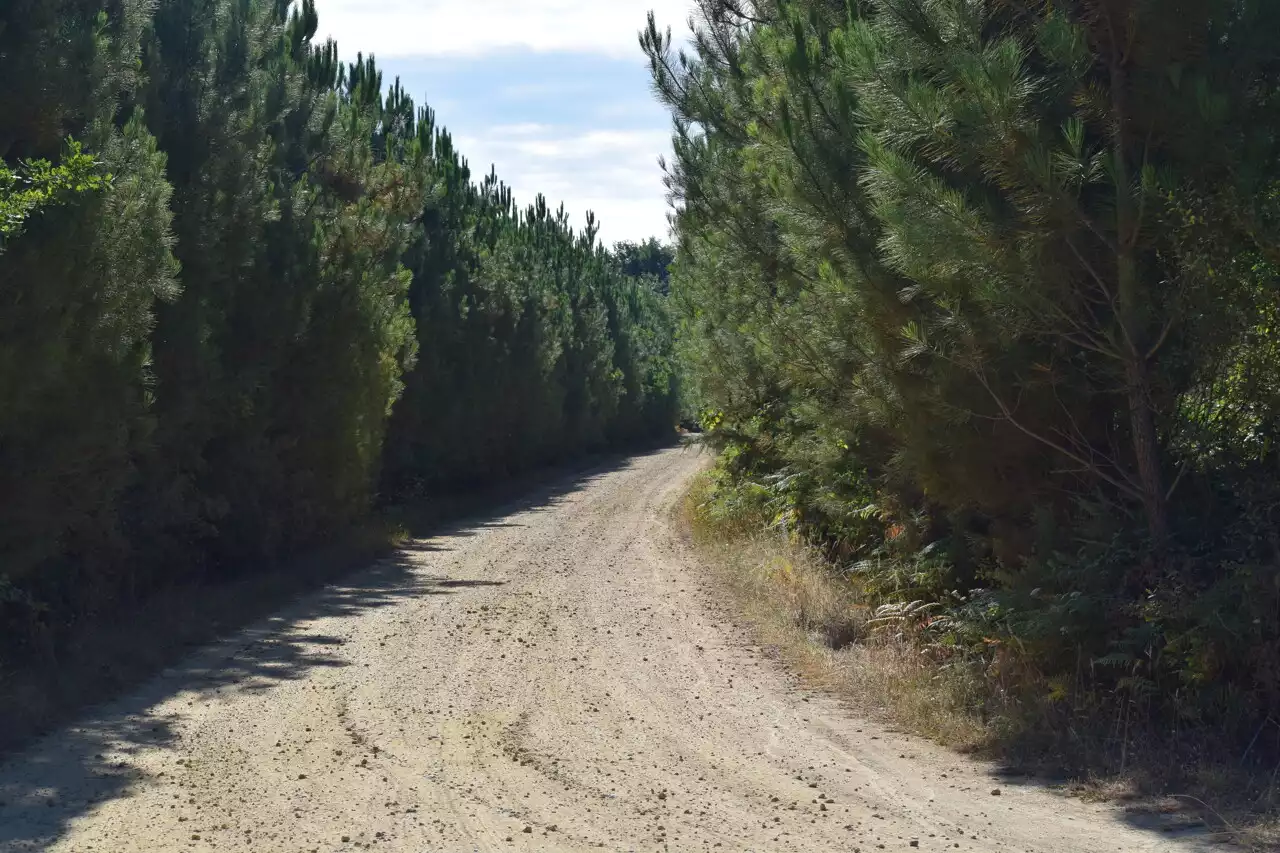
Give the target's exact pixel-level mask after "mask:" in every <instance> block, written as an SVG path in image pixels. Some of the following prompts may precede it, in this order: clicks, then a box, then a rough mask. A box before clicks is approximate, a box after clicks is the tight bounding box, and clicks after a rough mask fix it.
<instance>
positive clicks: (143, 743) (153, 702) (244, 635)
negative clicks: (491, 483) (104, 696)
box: [0, 457, 642, 851]
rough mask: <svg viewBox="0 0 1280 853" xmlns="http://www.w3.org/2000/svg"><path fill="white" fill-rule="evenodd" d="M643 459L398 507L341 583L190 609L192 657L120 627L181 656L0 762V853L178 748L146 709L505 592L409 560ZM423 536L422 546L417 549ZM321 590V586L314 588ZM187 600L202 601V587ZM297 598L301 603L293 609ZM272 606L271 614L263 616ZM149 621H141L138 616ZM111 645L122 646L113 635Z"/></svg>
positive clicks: (240, 685)
mask: <svg viewBox="0 0 1280 853" xmlns="http://www.w3.org/2000/svg"><path fill="white" fill-rule="evenodd" d="M639 458H642V457H611V458H608V459H606V460H604V461H602V462H599V463H598V464H596V465H594V466H593V467H591V468H587V469H584V470H578V471H576V472H573V473H569V474H565V473H564V472H563V471H561V472H559V473H558V474H555V475H544V476H543V480H542V482H536V481H526V483H525V484H524V485H525V488H524V489H523V490H522V491H520V492H519V493H518V494H517V495H513V494H512V490H511V489H504V490H503V492H502V493H501V494H498V495H497V496H496V497H493V496H490V497H489V498H488V501H489V504H490V508H489V509H487V510H485V511H478V512H474V513H473V514H472V515H470V516H469V517H467V518H466V519H465V520H462V521H455V522H453V523H442V522H440V521H439V517H440V509H439V507H438V506H437V507H435V508H432V509H430V510H425V509H424V510H422V511H418V510H417V509H415V508H412V507H411V508H405V509H403V510H402V511H401V512H400V516H401V518H400V519H399V520H400V522H401V523H402V524H403V525H404V526H405V528H406V529H407V530H408V531H409V533H410V535H411V537H412V538H411V539H410V540H409V541H408V542H406V543H405V544H404V545H403V546H402V547H400V548H398V549H397V550H396V552H395V553H393V554H391V555H390V556H388V557H385V558H383V559H380V560H378V561H377V562H376V563H375V564H374V565H372V566H369V567H368V568H364V569H355V567H352V568H353V569H355V570H354V571H351V572H348V573H346V574H345V575H343V574H341V573H338V574H337V575H336V576H337V577H338V579H337V580H333V578H334V577H335V573H332V572H330V573H329V574H328V577H323V578H322V579H320V580H317V581H316V582H314V583H312V584H311V591H310V592H308V591H307V589H306V588H305V581H304V582H303V584H304V585H303V587H302V588H300V587H299V584H296V583H295V584H294V585H293V587H292V588H291V589H290V588H288V587H286V588H285V591H286V592H288V593H289V594H288V595H286V596H285V597H283V598H280V597H279V596H280V595H281V594H282V593H281V591H280V590H276V591H275V594H276V595H277V597H276V598H275V599H272V598H271V596H270V595H267V596H265V597H259V598H257V599H253V598H250V599H248V600H245V601H241V602H240V607H239V610H238V611H237V613H236V614H235V615H234V616H233V617H232V619H228V618H227V617H228V614H227V613H225V612H223V611H221V610H219V609H217V608H213V609H212V610H211V611H210V612H205V613H201V612H200V611H199V608H198V607H196V608H195V609H194V610H193V611H192V613H191V618H193V619H202V618H203V619H205V620H206V621H208V623H209V624H208V625H207V626H205V627H206V628H208V629H209V637H208V639H211V640H215V641H214V642H212V643H211V644H210V645H208V646H206V647H204V648H200V649H199V650H196V651H192V650H190V649H189V650H188V651H187V652H181V646H182V645H183V644H186V645H188V646H190V645H192V643H191V642H190V640H189V637H190V636H192V634H187V635H185V638H174V637H166V636H156V634H155V632H148V630H147V628H146V626H145V625H137V624H134V625H131V626H127V630H128V632H129V636H130V637H131V638H132V639H131V641H132V642H137V643H175V644H176V645H177V646H178V649H179V652H178V654H176V655H172V656H170V657H171V658H172V659H171V660H169V661H166V663H168V665H167V666H165V667H164V668H163V669H160V670H159V671H157V669H158V668H152V669H151V671H149V672H145V673H143V672H138V673H133V675H134V676H135V678H134V682H133V687H132V692H130V693H128V695H125V696H123V697H121V698H117V699H115V700H114V701H111V702H110V703H109V704H106V705H101V706H99V707H98V708H97V709H95V710H93V711H90V712H87V713H84V714H83V715H82V717H81V719H79V720H78V721H76V722H74V723H72V724H70V725H68V726H66V727H65V728H62V729H61V730H58V731H55V732H53V733H51V734H49V735H48V736H47V737H45V738H44V739H43V740H42V741H40V742H38V743H36V744H35V745H34V746H32V747H31V748H30V749H29V750H28V751H26V752H23V753H18V754H16V755H12V756H11V757H10V758H8V760H6V761H5V762H4V763H3V764H0V851H10V850H14V851H16V850H41V849H45V848H46V847H47V846H48V845H49V844H51V843H52V842H54V841H55V840H56V839H57V838H59V837H60V836H62V835H63V834H64V833H65V831H66V828H67V826H68V824H69V823H70V822H72V821H73V820H75V819H76V818H78V817H80V816H82V815H84V814H86V813H87V812H89V811H91V810H92V809H93V808H94V806H95V804H98V803H101V802H103V801H105V800H109V799H112V798H114V797H118V796H121V795H123V794H125V793H127V792H128V791H129V789H130V788H132V787H133V786H135V785H137V784H139V783H140V782H142V781H143V779H142V778H141V776H140V774H139V773H138V771H136V770H135V769H133V768H132V767H131V765H130V764H129V762H128V761H127V759H128V757H129V756H130V755H132V754H135V753H138V752H139V751H142V750H145V749H152V748H155V747H164V746H167V745H172V744H175V741H176V740H177V734H176V732H175V730H174V719H173V718H171V717H165V716H161V715H157V714H155V713H152V710H151V709H153V708H155V707H157V706H158V705H160V704H162V703H164V702H165V701H167V700H169V699H171V698H174V697H177V696H185V697H186V699H187V701H188V704H195V703H199V702H204V701H210V700H212V699H214V698H215V697H216V696H217V694H219V693H220V692H222V691H224V690H232V689H234V690H237V691H239V690H252V691H263V690H270V689H271V688H272V687H273V686H274V685H276V684H279V683H281V682H284V681H291V680H294V679H298V678H302V677H304V676H305V675H306V674H307V673H308V672H310V671H312V670H314V669H316V668H321V667H332V668H337V667H346V666H351V665H353V663H358V662H354V661H351V660H349V659H348V658H346V657H344V656H343V654H342V646H343V645H344V643H345V640H344V638H342V637H339V636H333V635H329V634H317V633H315V632H314V630H312V629H311V628H310V627H308V626H309V625H310V624H311V623H312V622H314V620H316V619H318V618H322V617H337V618H353V619H354V618H357V617H359V616H361V615H362V614H365V613H367V612H369V611H371V610H376V609H378V608H383V607H389V606H392V605H394V604H396V603H398V602H400V601H403V600H404V599H408V598H417V597H421V596H427V595H440V596H453V595H464V594H465V593H466V592H467V591H468V590H470V589H473V588H476V587H482V586H494V585H501V584H502V583H504V582H502V581H489V580H476V579H470V578H452V577H435V576H424V575H423V574H422V572H421V566H420V565H419V566H418V570H417V571H415V569H414V563H415V557H417V556H419V555H421V554H422V553H424V552H433V551H447V550H452V549H450V548H449V542H450V541H451V540H458V539H464V538H467V537H471V536H475V535H477V534H478V533H480V532H482V531H483V530H485V529H487V528H503V527H520V526H522V525H519V524H517V523H512V522H509V521H506V520H505V518H506V516H508V515H510V514H512V513H515V512H521V511H529V510H534V511H537V510H549V509H551V508H553V507H555V506H557V505H559V504H560V503H562V502H564V501H566V500H568V499H570V497H571V496H572V495H573V494H574V493H575V492H577V491H578V490H580V489H581V488H583V487H584V486H586V485H587V484H589V483H591V482H592V481H594V480H596V479H598V478H600V477H603V476H606V475H608V474H609V473H611V472H614V471H619V470H623V469H625V468H627V467H629V466H630V465H631V464H633V463H634V461H635V460H636V459H639ZM485 499H486V498H485V496H484V495H483V494H480V495H473V496H471V497H470V498H469V500H470V501H471V502H472V504H475V505H479V504H481V503H483V502H484V501H485ZM427 537H430V541H425V540H426V538H427ZM366 565H367V563H366ZM321 574H322V575H323V574H324V573H321ZM326 581H328V583H327V585H324V586H323V587H322V588H320V589H318V590H317V589H316V586H317V585H318V584H320V583H325V582H326ZM241 587H244V588H243V589H242V588H241ZM193 592H195V593H197V594H199V593H200V590H194V591H193ZM237 592H241V593H245V594H247V595H253V594H254V592H256V590H255V589H254V588H252V587H247V586H246V585H244V584H239V585H227V586H224V587H223V588H220V589H218V590H216V591H215V590H209V591H208V593H209V594H210V595H223V596H226V595H230V596H232V597H235V595H236V594H237ZM304 593H305V594H304ZM299 594H304V595H303V597H302V598H301V599H299V600H296V601H294V603H292V604H290V603H289V602H290V601H291V600H294V599H296V598H297V596H298V595H299ZM277 609H278V610H279V612H277V613H275V614H274V615H266V614H269V613H272V612H273V611H276V610H277ZM145 616H146V614H145V613H142V614H138V615H137V618H139V619H141V618H145ZM237 617H238V618H237ZM245 626H248V627H245ZM218 637H222V639H220V640H218V639H217V638H218ZM113 642H119V640H118V638H116V639H114V640H113ZM162 657H163V656H162ZM162 657H161V658H156V659H157V660H160V659H162ZM6 689H7V688H6Z"/></svg>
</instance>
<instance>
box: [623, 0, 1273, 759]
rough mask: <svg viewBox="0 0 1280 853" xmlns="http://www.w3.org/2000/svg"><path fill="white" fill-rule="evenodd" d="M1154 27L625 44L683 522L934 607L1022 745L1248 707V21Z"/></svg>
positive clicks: (1253, 315)
mask: <svg viewBox="0 0 1280 853" xmlns="http://www.w3.org/2000/svg"><path fill="white" fill-rule="evenodd" d="M1175 6H1176V11H1175V10H1174V9H1173V8H1171V7H1170V6H1169V4H1168V3H1160V2H1144V0H1074V2H1054V3H1048V2H1041V1H1040V0H870V2H843V0H759V2H754V3H739V2H733V0H702V2H700V3H699V4H698V13H697V15H696V16H695V20H694V38H693V45H692V47H691V48H689V49H686V50H683V51H681V50H676V49H674V48H673V43H672V38H671V34H670V32H669V31H663V30H661V29H660V28H659V26H658V24H657V22H656V21H654V20H653V19H652V18H651V19H650V22H649V26H648V28H647V29H646V30H645V31H644V32H642V33H641V39H640V40H641V45H642V47H643V49H644V51H645V53H646V55H647V57H648V60H649V64H650V67H651V71H652V77H653V84H654V89H655V92H656V94H657V96H658V97H659V98H660V99H661V100H662V101H663V102H664V103H665V104H666V105H667V106H668V107H669V108H670V110H671V113H672V117H673V122H674V125H673V128H674V133H673V142H674V147H675V154H674V157H673V159H672V161H671V162H670V163H668V164H667V186H668V189H669V191H670V196H671V201H672V204H673V208H674V213H673V221H674V224H675V231H676V238H677V255H676V259H675V263H674V265H673V273H672V282H671V289H672V300H673V305H674V306H675V307H676V309H677V322H678V324H679V327H678V328H679V331H678V336H677V337H678V342H677V346H678V348H679V349H680V351H681V353H682V356H683V357H684V358H685V360H686V363H687V367H688V376H687V381H688V383H689V386H690V390H689V394H690V398H691V399H692V400H695V401H696V402H697V404H698V405H699V406H700V407H701V409H702V412H703V419H704V424H705V426H706V427H707V429H708V435H709V438H710V440H711V441H712V442H713V443H714V444H716V445H717V446H718V447H719V448H720V449H721V456H720V463H719V464H720V469H721V472H722V474H721V477H720V479H719V480H718V483H719V489H720V490H721V492H722V494H721V496H720V497H719V498H717V499H716V500H718V501H723V502H725V505H726V506H727V505H730V504H734V503H737V504H741V507H740V508H745V507H750V508H751V509H750V511H749V514H751V515H756V516H761V515H762V516H763V517H765V518H767V519H769V523H771V524H774V525H777V526H779V527H782V528H783V529H785V530H787V531H789V532H790V533H791V534H792V535H794V536H796V537H798V538H802V539H806V540H808V541H810V542H812V543H813V544H815V545H817V546H819V547H821V548H822V549H823V552H824V553H825V554H826V555H827V556H828V557H829V559H831V560H832V562H833V564H834V568H835V569H836V570H838V571H842V572H844V573H846V574H847V576H848V577H850V578H851V580H852V581H853V582H854V583H856V585H857V587H858V589H859V590H860V591H862V592H863V593H865V594H866V595H869V596H871V598H872V599H873V600H872V601H871V602H869V603H870V604H872V605H874V606H879V605H882V604H887V605H893V606H894V607H898V608H907V609H910V607H909V606H910V605H912V603H913V602H924V603H925V604H929V605H933V604H939V605H941V610H939V609H937V608H934V607H932V606H930V608H929V609H928V611H927V613H928V614H929V615H928V616H927V618H924V617H922V618H921V619H920V620H918V621H920V622H922V623H923V622H928V623H929V624H930V625H931V626H933V627H932V628H931V631H932V632H933V633H934V634H938V635H940V634H946V641H945V644H944V645H947V646H948V647H950V648H954V649H955V650H956V654H961V655H964V656H968V657H970V658H971V659H972V660H974V661H979V662H982V666H984V667H988V670H987V671H989V672H991V673H996V672H997V671H999V670H1000V669H1001V667H1004V668H1005V669H1004V670H1003V671H1004V672H1006V673H1007V672H1012V671H1013V669H1012V668H1014V667H1016V668H1018V672H1019V678H1020V679H1021V683H1020V684H1019V685H1018V686H1019V688H1020V689H1024V690H1025V691H1026V694H1025V696H1026V699H1027V701H1028V702H1029V703H1031V704H1032V705H1034V706H1036V707H1041V706H1042V705H1047V706H1048V707H1050V708H1052V709H1053V715H1055V716H1054V717H1053V718H1054V719H1058V720H1061V719H1062V718H1064V717H1065V718H1070V717H1071V715H1072V714H1073V713H1076V712H1079V713H1080V714H1084V715H1086V716H1087V715H1090V714H1095V713H1096V712H1097V710H1098V707H1099V706H1098V704H1097V703H1096V702H1094V699H1096V698H1097V697H1100V696H1105V697H1107V701H1109V702H1114V703H1117V704H1118V705H1121V706H1132V707H1136V708H1139V709H1140V710H1141V711H1143V712H1144V713H1146V714H1147V715H1148V718H1149V719H1150V720H1152V721H1156V722H1158V726H1163V727H1165V728H1166V730H1167V726H1168V725H1170V724H1172V725H1175V726H1178V725H1184V724H1186V722H1187V720H1190V719H1194V720H1195V721H1196V724H1197V725H1203V726H1210V727H1213V728H1214V729H1215V730H1216V731H1219V732H1226V733H1231V734H1232V735H1243V736H1245V737H1246V739H1247V738H1248V737H1249V736H1251V735H1253V733H1255V732H1256V731H1257V730H1258V726H1259V724H1260V723H1262V722H1263V721H1264V720H1265V719H1266V718H1267V715H1268V713H1270V711H1269V709H1271V708H1274V707H1275V706H1276V703H1277V702H1280V692H1277V690H1278V689H1280V680H1277V678H1276V673H1277V672H1278V671H1280V670H1278V669H1277V667H1280V634H1278V633H1277V627H1276V626H1277V625H1280V594H1278V592H1280V586H1277V578H1278V577H1280V564H1278V563H1277V554H1276V552H1275V551H1274V549H1273V548H1272V547H1271V546H1268V545H1263V544H1262V543H1263V542H1265V541H1269V540H1271V538H1272V537H1274V536H1275V535H1276V533H1277V532H1278V529H1277V528H1276V527H1275V525H1274V523H1273V522H1272V521H1269V520H1266V518H1265V516H1266V507H1268V506H1270V505H1271V503H1272V502H1273V497H1272V495H1273V494H1274V492H1273V491H1272V489H1273V486H1272V485H1271V484H1272V483H1273V482H1274V477H1273V475H1272V473H1270V472H1272V471H1274V466H1275V464H1276V462H1277V457H1276V456H1275V453H1274V449H1273V448H1274V442H1273V441H1272V438H1273V437H1274V436H1275V435H1276V432H1275V429H1274V426H1273V425H1274V424H1275V423H1276V422H1275V412H1276V411H1277V409H1276V408H1275V403H1276V400H1275V396H1274V393H1273V391H1272V390H1270V388H1271V387H1272V384H1271V379H1272V377H1273V376H1274V375H1275V374H1274V373H1273V371H1274V370H1275V365H1276V364H1277V362H1276V360H1275V358H1274V353H1275V349H1274V342H1273V341H1274V335H1275V329H1276V326H1275V324H1274V323H1273V322H1272V320H1271V318H1272V317H1273V315H1274V288H1275V284H1276V282H1277V280H1278V279H1277V273H1278V271H1280V267H1278V266H1277V262H1278V261H1280V254H1278V253H1277V246H1280V220H1278V219H1277V217H1276V213H1277V206H1276V199H1277V197H1278V196H1277V193H1278V190H1280V184H1277V182H1276V181H1277V177H1276V176H1277V175H1280V168H1277V167H1280V114H1277V112H1276V108H1277V104H1278V103H1280V101H1278V100H1277V92H1278V91H1280V88H1278V84H1280V78H1278V77H1277V74H1278V73H1280V65H1277V64H1276V52H1275V46H1274V38H1273V37H1271V36H1268V35H1266V33H1274V32H1275V31H1276V28H1277V26H1278V25H1280V19H1278V18H1277V15H1280V7H1277V6H1276V4H1274V3H1267V2H1259V0H1197V2H1191V3H1181V4H1175ZM744 511H747V510H746V509H744ZM893 612H894V613H897V612H898V611H897V610H894V611H893ZM903 612H906V611H905V610H904V611H903ZM911 612H913V613H914V612H915V610H912V611H911ZM922 612H924V611H922ZM895 618H897V617H896V616H895ZM1117 656H1119V657H1117ZM1121 659H1123V661H1124V666H1115V665H1113V664H1114V663H1115V662H1116V661H1118V660H1121ZM994 677H995V676H994V675H993V678H994ZM1003 677H1004V676H1001V678H1003ZM1050 684H1053V685H1059V686H1060V685H1063V684H1066V685H1070V689H1059V687H1053V688H1050V687H1049V686H1048V685H1050ZM1007 686H1008V685H1007V684H1006V683H1005V682H1003V681H1002V682H1001V684H1000V690H1005V689H1006V688H1007ZM1046 697H1050V698H1046ZM1103 713H1107V712H1103ZM1127 718H1128V716H1127V712H1126V719H1127Z"/></svg>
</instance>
